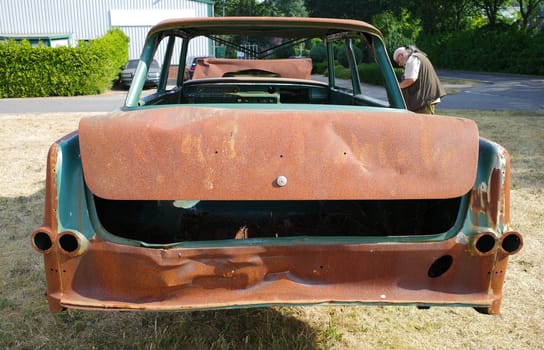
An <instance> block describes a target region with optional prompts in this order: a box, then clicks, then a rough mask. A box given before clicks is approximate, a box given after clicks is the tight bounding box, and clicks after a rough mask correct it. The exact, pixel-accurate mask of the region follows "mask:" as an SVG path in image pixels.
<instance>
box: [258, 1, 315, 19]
mask: <svg viewBox="0 0 544 350" xmlns="http://www.w3.org/2000/svg"><path fill="white" fill-rule="evenodd" d="M259 6H260V13H261V15H262V16H271V17H278V16H283V17H307V16H308V11H306V7H305V6H304V0H264V1H263V2H262V3H261V4H260V5H259Z"/></svg>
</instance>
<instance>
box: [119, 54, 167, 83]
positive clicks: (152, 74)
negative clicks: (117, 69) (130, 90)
mask: <svg viewBox="0 0 544 350" xmlns="http://www.w3.org/2000/svg"><path fill="white" fill-rule="evenodd" d="M138 62H140V60H129V61H128V62H127V64H126V65H125V67H124V68H123V70H122V71H121V74H120V75H119V77H120V81H121V85H123V86H124V87H129V86H130V84H132V80H133V79H134V75H135V74H136V68H137V67H138ZM145 77H146V78H145V81H144V86H146V87H148V86H157V85H158V84H159V81H160V78H161V66H160V64H159V62H157V61H156V60H153V61H151V65H150V66H149V70H147V74H146V75H145Z"/></svg>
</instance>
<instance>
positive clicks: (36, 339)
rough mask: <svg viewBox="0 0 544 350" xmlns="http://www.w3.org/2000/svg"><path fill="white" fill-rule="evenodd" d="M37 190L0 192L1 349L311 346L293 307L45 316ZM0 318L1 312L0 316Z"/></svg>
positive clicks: (312, 335)
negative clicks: (33, 238)
mask: <svg viewBox="0 0 544 350" xmlns="http://www.w3.org/2000/svg"><path fill="white" fill-rule="evenodd" d="M43 201H44V190H40V191H38V192H36V193H34V194H32V195H30V196H19V197H14V198H9V197H0V209H1V210H0V233H1V236H2V237H3V238H4V240H5V241H4V242H6V245H5V250H4V254H2V255H0V263H1V266H2V271H1V272H2V275H3V276H4V277H5V283H3V287H2V291H1V292H0V312H2V314H3V315H4V316H5V321H2V322H0V323H1V324H0V326H1V327H0V329H1V330H2V331H1V332H0V348H5V347H6V348H10V347H15V348H19V347H21V348H47V349H68V348H70V349H74V348H87V349H88V348H97V349H112V348H113V349H123V348H129V349H133V348H141V349H314V348H316V347H317V346H318V345H317V342H318V340H317V338H318V336H317V334H318V333H317V332H316V331H315V330H314V329H312V328H311V327H310V326H309V325H308V324H307V323H305V322H304V321H301V320H299V319H297V318H296V315H294V314H293V310H295V309H294V308H285V307H274V308H250V309H235V310H213V311H199V312H118V311H112V312H98V311H72V310H67V311H64V312H62V313H60V314H55V315H53V314H51V313H50V312H49V309H48V306H47V304H46V298H45V296H44V292H45V289H46V285H45V272H44V267H43V260H42V256H41V254H38V253H36V252H35V251H34V250H33V249H32V248H31V244H30V239H29V238H30V235H31V233H32V231H33V230H34V229H36V228H37V227H38V226H40V225H41V223H42V220H43ZM3 318H4V317H3Z"/></svg>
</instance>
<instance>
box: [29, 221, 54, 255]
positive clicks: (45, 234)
mask: <svg viewBox="0 0 544 350" xmlns="http://www.w3.org/2000/svg"><path fill="white" fill-rule="evenodd" d="M52 236H53V235H52V234H51V231H49V229H48V228H47V227H39V228H38V229H36V230H35V231H34V232H32V235H31V238H30V241H31V242H32V248H34V250H36V251H37V252H38V253H43V254H48V253H50V252H51V248H53V239H51V237H52Z"/></svg>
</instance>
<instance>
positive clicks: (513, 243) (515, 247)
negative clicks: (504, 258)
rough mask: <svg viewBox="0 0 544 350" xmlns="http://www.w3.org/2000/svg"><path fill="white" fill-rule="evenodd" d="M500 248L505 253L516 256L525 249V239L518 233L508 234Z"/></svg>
mask: <svg viewBox="0 0 544 350" xmlns="http://www.w3.org/2000/svg"><path fill="white" fill-rule="evenodd" d="M499 247H500V249H501V250H502V251H503V252H504V253H506V254H508V255H514V254H516V253H517V252H519V251H520V250H521V248H522V247H523V237H522V236H521V234H520V233H519V232H516V231H510V232H506V233H505V234H504V235H502V237H501V239H500V241H499Z"/></svg>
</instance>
